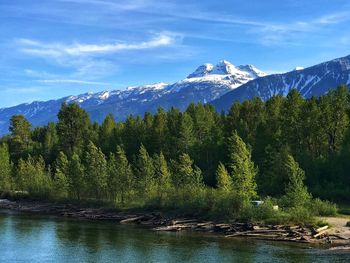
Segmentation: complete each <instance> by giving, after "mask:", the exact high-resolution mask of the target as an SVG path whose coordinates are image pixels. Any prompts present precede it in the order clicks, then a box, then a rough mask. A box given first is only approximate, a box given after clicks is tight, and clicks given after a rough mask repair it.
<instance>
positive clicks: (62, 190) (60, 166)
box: [53, 152, 69, 198]
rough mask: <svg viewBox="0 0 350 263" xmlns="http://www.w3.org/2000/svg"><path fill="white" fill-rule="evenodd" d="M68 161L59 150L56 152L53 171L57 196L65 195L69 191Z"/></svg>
mask: <svg viewBox="0 0 350 263" xmlns="http://www.w3.org/2000/svg"><path fill="white" fill-rule="evenodd" d="M68 169H69V161H68V159H67V156H66V155H65V154H64V153H63V152H60V153H59V154H58V157H57V160H56V164H55V172H54V181H53V183H54V189H55V191H56V193H57V195H58V196H60V197H63V198H65V197H67V196H68V193H69V180H68V178H67V176H68V174H69V170H68Z"/></svg>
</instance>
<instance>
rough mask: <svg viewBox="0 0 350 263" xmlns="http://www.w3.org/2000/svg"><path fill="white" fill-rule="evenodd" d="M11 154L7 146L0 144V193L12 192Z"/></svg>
mask: <svg viewBox="0 0 350 263" xmlns="http://www.w3.org/2000/svg"><path fill="white" fill-rule="evenodd" d="M11 171H12V164H11V162H10V154H9V151H8V146H7V145H6V144H0V192H2V191H9V190H11Z"/></svg>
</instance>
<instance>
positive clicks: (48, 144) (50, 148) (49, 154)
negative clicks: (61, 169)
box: [43, 122, 58, 164]
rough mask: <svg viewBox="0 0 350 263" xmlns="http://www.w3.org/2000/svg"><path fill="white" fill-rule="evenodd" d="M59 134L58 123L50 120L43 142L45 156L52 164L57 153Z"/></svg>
mask: <svg viewBox="0 0 350 263" xmlns="http://www.w3.org/2000/svg"><path fill="white" fill-rule="evenodd" d="M57 146H58V135H57V130H56V124H55V123H53V122H50V123H49V124H48V125H47V127H46V128H45V134H44V142H43V156H44V159H45V162H46V163H47V164H51V163H52V162H53V161H54V158H55V156H56V154H57Z"/></svg>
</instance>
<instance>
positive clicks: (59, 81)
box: [36, 79, 109, 86]
mask: <svg viewBox="0 0 350 263" xmlns="http://www.w3.org/2000/svg"><path fill="white" fill-rule="evenodd" d="M36 81H37V82H40V83H45V84H64V83H68V84H86V85H100V86H108V85H109V84H108V83H105V82H97V81H84V80H76V79H39V80H36Z"/></svg>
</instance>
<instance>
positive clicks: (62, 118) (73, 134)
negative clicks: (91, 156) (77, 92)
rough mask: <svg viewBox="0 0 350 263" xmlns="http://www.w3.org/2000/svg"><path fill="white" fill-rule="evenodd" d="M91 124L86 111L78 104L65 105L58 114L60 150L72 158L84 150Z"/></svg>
mask: <svg viewBox="0 0 350 263" xmlns="http://www.w3.org/2000/svg"><path fill="white" fill-rule="evenodd" d="M90 127H91V122H90V118H89V115H88V114H87V112H86V111H84V110H83V109H81V108H80V107H79V105H78V104H75V103H73V104H66V103H63V104H62V107H61V110H60V111H59V113H58V123H57V132H58V136H59V146H60V150H61V151H63V152H64V153H65V154H66V155H68V156H72V155H73V154H74V152H79V151H81V150H82V145H83V143H84V142H87V140H88V137H89V135H90Z"/></svg>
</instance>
